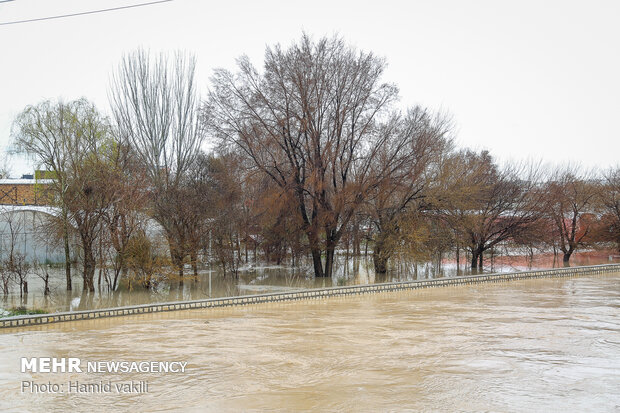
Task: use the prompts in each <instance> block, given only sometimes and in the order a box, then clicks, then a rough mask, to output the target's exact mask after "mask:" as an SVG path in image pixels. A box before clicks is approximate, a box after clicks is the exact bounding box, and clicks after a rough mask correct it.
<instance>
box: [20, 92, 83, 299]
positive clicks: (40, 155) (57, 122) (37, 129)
mask: <svg viewBox="0 0 620 413" xmlns="http://www.w3.org/2000/svg"><path fill="white" fill-rule="evenodd" d="M75 105H76V103H75V102H70V103H68V104H67V103H64V102H52V101H50V100H47V101H44V102H41V103H39V104H37V105H31V106H27V107H26V108H25V109H24V110H23V111H22V112H21V113H20V114H19V115H18V116H17V118H16V119H15V121H14V123H13V129H12V135H13V138H14V140H15V147H16V150H17V151H20V152H23V153H26V154H28V155H29V156H30V157H31V158H32V159H33V160H34V161H35V162H36V164H37V165H39V166H40V167H43V168H45V169H46V170H48V171H50V172H51V173H52V175H53V177H54V179H53V181H52V183H51V184H50V187H51V192H52V193H54V194H55V195H56V196H55V197H54V198H53V199H51V200H50V201H52V202H53V203H54V204H55V205H57V206H58V207H59V208H60V211H61V214H60V227H61V231H60V235H61V237H62V242H63V247H64V252H65V278H66V288H67V290H71V257H70V248H69V244H70V242H69V230H70V225H69V218H68V210H67V205H66V204H65V199H66V197H65V193H66V191H67V189H68V184H67V168H68V159H67V158H68V150H69V146H68V142H69V141H71V140H72V139H74V138H75V133H76V130H75V128H74V127H73V125H74V116H73V112H75V108H74V107H72V106H75ZM50 235H55V231H51V232H50Z"/></svg>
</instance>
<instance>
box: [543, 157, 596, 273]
mask: <svg viewBox="0 0 620 413" xmlns="http://www.w3.org/2000/svg"><path fill="white" fill-rule="evenodd" d="M599 189H600V188H599V183H598V182H597V181H596V179H595V178H594V175H593V174H592V173H583V172H582V171H581V170H580V169H579V168H578V167H573V166H567V167H564V168H558V169H556V170H555V171H554V172H553V173H552V175H551V177H550V178H549V180H548V182H547V184H546V188H545V192H546V203H545V205H544V208H545V212H546V216H547V218H548V219H549V220H550V221H551V222H553V225H554V227H555V228H554V235H555V237H556V242H557V244H558V246H559V248H560V250H561V251H562V253H563V254H564V255H563V258H562V261H563V262H564V264H565V265H568V263H569V261H570V258H571V256H572V254H573V253H574V252H575V251H576V250H577V249H578V248H580V247H582V246H584V245H585V244H586V243H587V241H588V237H589V236H590V235H591V232H592V230H593V229H594V227H595V225H596V223H597V219H596V216H595V215H594V213H595V212H596V207H597V197H598V194H599Z"/></svg>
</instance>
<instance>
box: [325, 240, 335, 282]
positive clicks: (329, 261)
mask: <svg viewBox="0 0 620 413" xmlns="http://www.w3.org/2000/svg"><path fill="white" fill-rule="evenodd" d="M335 249H336V245H335V244H334V243H331V242H328V245H327V248H326V250H325V277H328V278H331V276H332V273H333V271H334V252H335Z"/></svg>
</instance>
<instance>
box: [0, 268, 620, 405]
mask: <svg viewBox="0 0 620 413" xmlns="http://www.w3.org/2000/svg"><path fill="white" fill-rule="evenodd" d="M35 356H37V357H79V358H81V360H82V363H83V364H85V363H86V362H87V361H144V360H146V361H186V362H187V363H188V365H187V368H186V371H185V373H168V374H163V373H138V372H133V373H92V372H91V373H88V372H84V373H21V372H20V361H19V360H20V357H35ZM132 380H133V381H134V382H135V383H139V382H144V383H148V392H137V393H129V394H119V393H116V392H110V393H96V392H91V393H84V394H76V393H68V392H67V384H68V382H69V381H72V382H76V381H78V382H80V383H100V382H108V381H110V382H111V383H112V384H116V383H126V382H129V381H132ZM23 381H32V382H35V383H39V384H41V383H45V384H47V383H51V384H62V385H64V387H65V391H64V392H63V393H56V394H48V393H38V394H35V393H31V392H29V391H26V392H24V393H22V392H21V391H20V390H21V384H22V382H23ZM618 389H620V274H612V275H604V276H588V277H581V278H570V279H541V280H524V281H514V282H509V283H501V284H480V285H474V286H459V287H448V288H431V289H426V290H418V291H408V292H400V293H383V294H376V295H366V296H354V297H344V298H329V299H325V300H316V301H301V302H289V303H275V304H261V305H255V306H249V307H239V308H229V309H215V310H194V311H182V312H174V313H163V314H150V315H144V316H131V317H126V318H113V319H103V320H96V321H82V322H71V323H63V324H56V325H49V326H43V327H36V328H34V327H33V328H25V329H21V330H15V329H13V330H10V329H9V330H5V331H2V332H0V411H34V412H47V411H63V412H70V411H128V410H131V411H135V412H138V411H152V412H156V411H181V410H183V411H197V412H198V411H215V412H219V411H248V410H256V411H262V410H267V409H276V410H282V411H296V410H297V411H299V410H302V411H303V410H306V411H325V410H330V411H334V410H336V411H401V410H407V409H409V410H414V411H515V412H530V411H612V412H613V411H618V409H620V392H619V391H618Z"/></svg>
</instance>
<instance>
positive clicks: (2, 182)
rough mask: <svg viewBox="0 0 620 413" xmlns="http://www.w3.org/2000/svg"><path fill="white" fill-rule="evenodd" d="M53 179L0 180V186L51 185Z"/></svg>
mask: <svg viewBox="0 0 620 413" xmlns="http://www.w3.org/2000/svg"><path fill="white" fill-rule="evenodd" d="M52 182H54V180H53V179H11V178H8V179H0V185H34V184H39V185H40V184H51V183H52Z"/></svg>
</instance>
